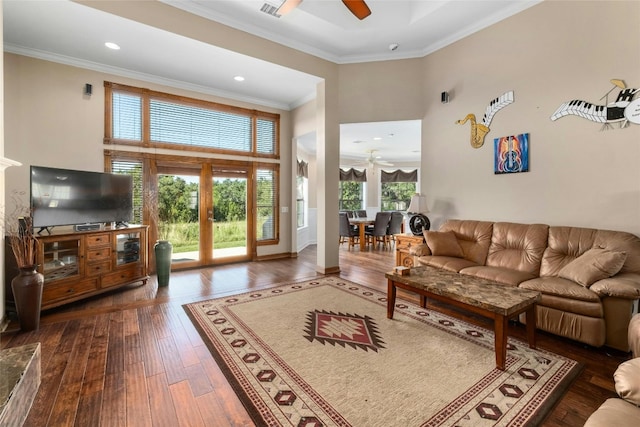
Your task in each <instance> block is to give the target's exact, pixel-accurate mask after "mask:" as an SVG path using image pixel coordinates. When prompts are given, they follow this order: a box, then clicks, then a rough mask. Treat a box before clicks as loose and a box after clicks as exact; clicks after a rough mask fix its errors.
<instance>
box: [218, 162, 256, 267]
mask: <svg viewBox="0 0 640 427" xmlns="http://www.w3.org/2000/svg"><path fill="white" fill-rule="evenodd" d="M211 170H212V177H211V186H212V197H211V204H210V205H209V207H208V209H207V215H208V220H209V223H210V224H211V225H212V227H211V241H212V245H211V246H212V247H211V248H210V249H211V252H210V254H211V260H212V261H213V263H214V264H215V263H217V262H227V261H230V260H234V261H240V260H248V259H250V257H251V251H250V250H249V249H250V247H251V244H250V238H249V236H251V234H252V233H251V232H250V230H251V229H252V228H251V227H252V223H253V221H252V219H251V215H249V212H251V210H250V209H249V207H250V198H249V193H250V192H249V188H250V186H249V169H248V168H243V167H224V166H213V167H212V169H211Z"/></svg>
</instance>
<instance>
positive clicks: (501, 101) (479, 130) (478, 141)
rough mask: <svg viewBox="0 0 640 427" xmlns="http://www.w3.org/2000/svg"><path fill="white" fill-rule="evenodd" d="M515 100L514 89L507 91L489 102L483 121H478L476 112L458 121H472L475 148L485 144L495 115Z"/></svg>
mask: <svg viewBox="0 0 640 427" xmlns="http://www.w3.org/2000/svg"><path fill="white" fill-rule="evenodd" d="M512 102H513V91H509V92H505V93H503V94H502V95H500V96H499V97H497V98H496V99H494V100H493V101H491V102H490V103H489V105H488V106H487V109H486V111H485V113H484V116H483V117H482V122H480V123H476V116H475V114H467V116H466V117H465V118H464V119H462V120H458V121H456V123H457V124H459V125H463V124H465V123H466V122H467V121H470V122H471V146H472V147H473V148H480V147H482V145H483V144H484V137H485V135H486V134H487V133H489V131H490V129H489V125H490V124H491V120H492V119H493V116H494V115H495V114H496V113H497V112H498V111H500V110H502V109H503V108H504V107H506V106H507V105H509V104H511V103H512Z"/></svg>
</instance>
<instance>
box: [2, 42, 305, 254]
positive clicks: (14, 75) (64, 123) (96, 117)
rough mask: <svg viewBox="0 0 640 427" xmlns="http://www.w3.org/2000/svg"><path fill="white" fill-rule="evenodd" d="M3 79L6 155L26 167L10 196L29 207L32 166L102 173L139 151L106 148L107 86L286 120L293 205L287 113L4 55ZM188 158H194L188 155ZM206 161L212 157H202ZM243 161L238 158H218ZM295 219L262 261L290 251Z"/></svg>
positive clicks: (287, 195) (10, 181)
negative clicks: (122, 154) (112, 160)
mask: <svg viewBox="0 0 640 427" xmlns="http://www.w3.org/2000/svg"><path fill="white" fill-rule="evenodd" d="M4 73H5V79H4V83H5V88H6V93H5V95H6V100H7V102H6V105H5V120H6V122H7V124H8V125H7V127H6V129H5V141H6V145H5V155H6V156H7V157H9V158H12V159H14V160H18V161H20V162H22V164H23V166H21V167H17V168H10V169H8V170H7V172H6V186H5V189H6V191H7V192H11V191H13V190H16V191H20V192H24V194H25V200H24V202H25V203H27V204H28V196H29V166H30V165H42V166H51V167H60V168H69V169H82V170H93V171H103V170H104V156H103V151H104V149H111V148H115V149H120V150H129V151H131V150H133V151H139V150H140V149H138V148H135V147H128V146H111V145H104V144H103V142H102V140H103V137H104V89H103V82H104V81H105V80H106V81H113V82H117V83H122V84H129V85H134V86H139V87H145V88H149V89H154V90H159V91H165V92H168V93H173V94H177V95H183V96H190V97H197V98H200V99H205V100H210V101H215V102H221V103H226V104H231V105H236V106H240V107H245V108H257V109H260V110H262V111H269V112H273V113H279V114H280V117H281V129H280V139H281V141H283V144H282V146H283V149H282V153H281V160H280V163H281V169H280V170H281V177H284V179H281V182H280V197H281V201H282V206H287V207H290V206H289V200H291V183H290V180H289V179H287V177H289V176H291V173H292V169H291V166H290V159H291V150H290V145H289V144H288V143H287V141H291V128H292V125H291V119H290V113H289V112H288V111H282V110H277V109H273V108H269V107H262V106H257V105H253V104H248V103H245V102H238V101H232V100H228V99H224V98H220V97H215V96H211V95H205V94H198V93H193V92H189V91H185V90H180V89H175V88H167V87H164V86H160V85H157V84H153V83H148V82H141V81H137V80H133V79H128V78H123V77H118V76H113V75H108V74H104V73H99V72H95V71H91V70H86V69H81V68H76V67H71V66H67V65H61V64H57V63H53V62H49V61H42V60H38V59H33V58H29V57H25V56H20V55H14V54H5V55H4ZM85 83H90V84H92V85H93V94H92V95H91V96H86V95H84V94H83V90H84V85H85ZM185 154H186V155H190V154H191V153H189V152H187V153H185ZM202 157H207V155H202ZM218 157H222V158H229V159H233V158H238V157H234V156H218ZM289 216H290V213H283V214H282V218H281V220H282V221H284V223H283V224H284V225H282V224H281V227H280V237H281V240H280V244H279V245H274V246H261V247H259V248H258V255H268V254H274V253H278V254H279V253H283V252H289V251H290V240H291V234H290V229H289V227H288V224H289V223H290V218H289Z"/></svg>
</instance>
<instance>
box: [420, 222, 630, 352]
mask: <svg viewBox="0 0 640 427" xmlns="http://www.w3.org/2000/svg"><path fill="white" fill-rule="evenodd" d="M425 242H426V243H425V244H423V245H419V246H414V247H413V248H411V253H412V254H413V256H414V264H415V265H429V266H433V267H438V268H444V269H447V270H450V271H455V272H459V273H460V274H467V275H472V276H476V277H481V278H484V279H488V280H492V281H495V282H498V283H501V284H504V285H507V286H519V287H521V288H526V289H531V290H537V291H540V293H541V294H542V299H541V301H540V303H538V305H537V325H536V326H537V328H539V329H542V330H544V331H547V332H551V333H553V334H556V335H561V336H564V337H568V338H571V339H574V340H576V341H580V342H583V343H586V344H589V345H592V346H595V347H600V346H603V345H606V346H609V347H612V348H615V349H618V350H622V351H629V343H628V339H627V327H628V325H629V321H630V320H631V315H632V310H633V304H634V302H635V301H636V300H638V299H640V238H639V237H637V236H635V235H633V234H631V233H626V232H622V231H609V230H596V229H591V228H579V227H557V226H548V225H545V224H516V223H509V222H489V221H473V220H448V221H446V222H445V223H444V224H443V225H442V227H441V228H440V230H439V231H438V232H432V231H425ZM520 320H521V321H522V322H524V321H525V319H524V316H521V317H520Z"/></svg>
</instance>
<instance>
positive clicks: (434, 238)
mask: <svg viewBox="0 0 640 427" xmlns="http://www.w3.org/2000/svg"><path fill="white" fill-rule="evenodd" d="M424 238H425V240H426V242H427V246H429V250H430V251H431V254H432V255H435V256H451V257H456V258H462V257H464V253H463V252H462V248H461V247H460V244H459V243H458V239H456V235H455V233H454V232H453V231H426V230H425V231H424Z"/></svg>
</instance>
